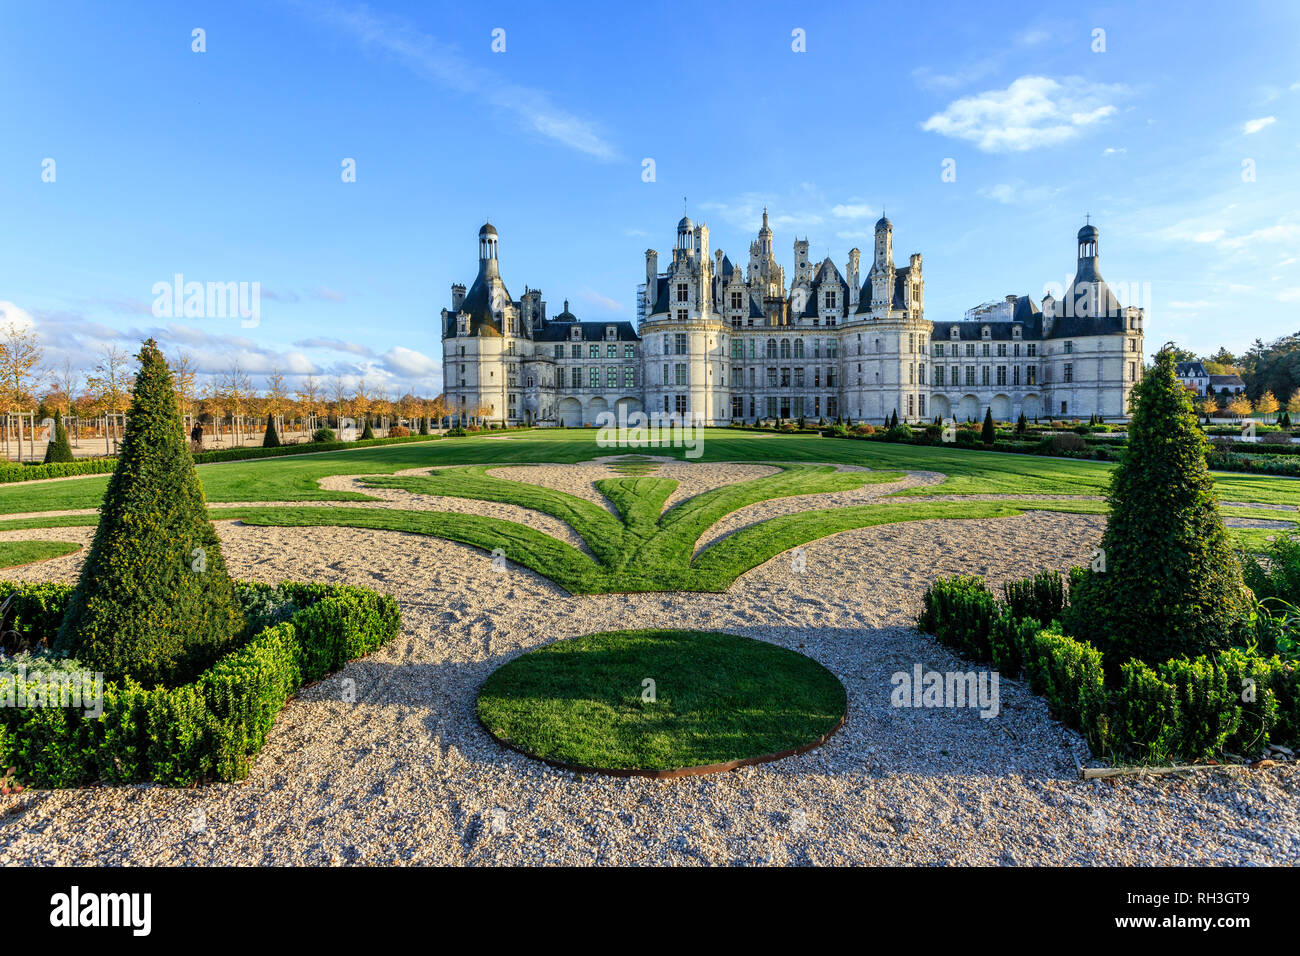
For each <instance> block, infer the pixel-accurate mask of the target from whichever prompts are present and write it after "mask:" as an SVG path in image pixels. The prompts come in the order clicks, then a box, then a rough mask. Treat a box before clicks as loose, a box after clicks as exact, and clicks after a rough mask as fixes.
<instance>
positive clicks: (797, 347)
mask: <svg viewBox="0 0 1300 956" xmlns="http://www.w3.org/2000/svg"><path fill="white" fill-rule="evenodd" d="M794 357H795V358H798V359H801V358H803V339H795V340H794Z"/></svg>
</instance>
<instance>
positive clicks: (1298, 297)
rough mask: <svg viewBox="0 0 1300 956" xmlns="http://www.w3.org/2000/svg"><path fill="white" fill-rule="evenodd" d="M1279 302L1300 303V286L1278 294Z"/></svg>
mask: <svg viewBox="0 0 1300 956" xmlns="http://www.w3.org/2000/svg"><path fill="white" fill-rule="evenodd" d="M1277 301H1279V302H1300V286H1292V287H1291V288H1289V289H1283V290H1282V291H1281V292H1279V293H1278V294H1277Z"/></svg>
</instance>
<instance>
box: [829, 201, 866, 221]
mask: <svg viewBox="0 0 1300 956" xmlns="http://www.w3.org/2000/svg"><path fill="white" fill-rule="evenodd" d="M831 215H832V216H835V217H837V218H839V219H868V218H870V217H871V216H872V211H871V207H870V206H868V205H867V204H866V203H840V204H839V205H837V206H832V207H831Z"/></svg>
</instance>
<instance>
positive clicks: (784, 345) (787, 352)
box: [781, 339, 790, 359]
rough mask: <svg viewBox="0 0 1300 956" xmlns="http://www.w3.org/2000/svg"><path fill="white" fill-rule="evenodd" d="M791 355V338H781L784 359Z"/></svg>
mask: <svg viewBox="0 0 1300 956" xmlns="http://www.w3.org/2000/svg"><path fill="white" fill-rule="evenodd" d="M789 357H790V340H789V339H782V340H781V358H783V359H788V358H789Z"/></svg>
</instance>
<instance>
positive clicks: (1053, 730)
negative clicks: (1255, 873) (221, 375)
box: [0, 466, 1300, 865]
mask: <svg viewBox="0 0 1300 956" xmlns="http://www.w3.org/2000/svg"><path fill="white" fill-rule="evenodd" d="M565 467H569V466H565ZM687 467H689V466H687ZM503 470H504V469H494V472H500V471H503ZM661 474H662V472H661ZM581 479H582V480H583V481H586V480H587V476H586V475H585V474H582V475H581ZM578 480H579V473H575V478H574V483H575V484H576V483H577V481H578ZM701 486H702V485H701ZM877 489H878V490H879V486H877ZM565 490H574V489H573V488H572V487H570V488H566V489H565ZM385 498H387V496H386V495H385ZM448 500H451V499H448ZM791 500H799V499H791ZM403 506H404V507H405V506H408V505H406V504H404V505H403ZM1102 527H1103V519H1102V518H1101V517H1099V516H1088V515H1082V516H1075V515H1064V514H1053V513H1050V512H1033V513H1027V514H1024V515H1020V516H1017V517H1014V518H1004V519H997V520H991V521H952V520H935V521H922V522H910V523H902V524H897V525H885V526H881V527H876V528H868V529H862V530H858V531H850V532H846V533H844V534H840V535H837V536H835V537H832V538H827V539H823V540H820V541H817V542H813V543H811V544H809V545H807V546H805V549H804V551H805V556H806V561H807V566H806V570H805V571H804V572H803V573H796V572H795V571H793V570H792V555H791V554H785V555H779V556H777V557H776V558H774V559H773V560H771V561H769V562H768V563H766V564H764V565H762V566H760V567H758V568H755V569H754V570H752V571H750V572H749V573H747V574H745V575H743V576H742V577H741V578H740V579H739V580H737V581H736V582H735V584H733V585H732V587H731V588H730V589H729V590H728V591H727V592H726V593H723V594H681V593H661V594H630V595H600V596H585V597H574V596H571V595H568V594H566V593H565V592H564V591H563V590H561V589H560V588H558V587H557V586H555V585H553V584H552V583H551V582H549V581H548V580H546V579H545V578H542V577H540V576H538V575H536V574H533V573H531V572H529V571H526V570H523V569H517V568H516V569H511V570H508V571H505V572H494V571H493V570H492V568H491V563H490V560H489V557H488V556H487V555H485V554H484V553H482V552H479V551H476V550H475V549H472V548H469V547H466V546H462V545H458V544H455V543H452V542H447V541H441V540H438V539H434V538H427V537H423V536H419V535H408V534H401V533H396V532H371V531H366V530H362V529H348V528H303V529H297V528H255V527H246V526H243V525H240V524H237V523H226V522H222V523H220V524H219V525H218V528H219V530H220V534H221V537H222V542H223V548H224V551H225V555H226V559H227V562H228V563H229V565H230V568H231V571H232V573H233V574H234V575H235V576H237V577H241V578H248V579H257V580H263V581H272V582H273V581H279V580H281V579H284V578H291V579H296V580H319V581H334V582H347V583H353V584H360V585H363V586H366V587H372V588H375V589H377V590H381V591H386V592H389V593H391V594H393V595H394V596H395V597H396V598H397V599H398V601H399V603H400V605H401V608H402V614H403V621H404V627H403V634H402V635H401V637H399V638H398V639H397V640H396V641H394V642H393V643H392V644H390V645H389V646H387V647H385V648H383V649H381V650H380V651H378V652H376V653H375V654H372V655H371V656H369V657H368V658H366V659H364V660H361V661H356V662H353V663H352V664H350V665H348V666H347V667H346V668H345V669H344V670H343V671H341V672H340V673H339V674H338V675H335V676H333V677H331V678H329V679H327V680H325V681H322V682H320V683H319V684H316V685H313V686H312V687H309V688H306V689H305V690H304V691H303V693H302V695H301V696H300V697H299V698H298V699H296V700H294V701H293V702H291V703H290V704H289V705H288V706H287V707H286V708H285V710H284V712H283V713H282V714H281V716H280V719H279V721H278V723H277V725H276V727H275V729H274V730H273V731H272V733H271V735H270V739H269V740H268V742H267V746H266V748H265V749H264V750H263V752H262V754H261V755H260V756H259V758H258V759H257V761H256V763H255V765H254V767H253V770H252V774H251V776H250V778H249V779H248V780H247V781H245V782H243V783H239V784H228V785H227V784H220V785H212V786H206V787H201V788H198V789H195V790H180V791H178V790H169V789H166V788H162V787H154V786H148V785H139V786H130V787H94V788H89V789H85V790H74V791H32V792H27V793H23V794H21V795H19V796H17V797H7V798H0V864H37V863H41V864H50V863H60V864H72V865H83V864H131V863H134V864H185V863H202V864H213V863H220V864H243V865H261V864H290V863H304V864H346V863H367V864H378V863H421V864H424V863H450V864H458V863H460V864H463V863H469V864H497V863H499V864H518V863H550V864H573V865H582V864H592V863H624V864H627V863H669V864H682V865H700V864H716V865H730V864H753V863H772V864H845V863H853V864H933V863H952V864H1022V865H1051V864H1179V863H1204V864H1250V863H1266V864H1278V863H1292V864H1294V863H1297V862H1300V800H1298V799H1297V796H1298V791H1300V773H1297V769H1296V765H1295V764H1287V765H1283V766H1281V767H1278V768H1275V769H1270V770H1261V771H1240V772H1234V773H1231V774H1227V773H1225V774H1215V775H1203V776H1197V777H1193V778H1188V779H1183V778H1178V779H1171V778H1161V779H1151V780H1143V779H1131V778H1126V779H1123V780H1120V781H1117V782H1092V783H1088V784H1084V783H1081V782H1079V781H1078V780H1077V773H1076V765H1075V761H1076V759H1079V760H1085V761H1086V759H1087V756H1088V750H1087V746H1086V744H1085V743H1084V741H1083V740H1082V739H1081V738H1080V737H1079V736H1078V735H1077V734H1075V733H1073V732H1071V731H1068V730H1066V729H1064V728H1062V727H1061V726H1060V725H1058V724H1057V723H1055V722H1054V721H1053V720H1051V718H1050V717H1049V716H1048V715H1047V712H1046V707H1045V705H1044V704H1043V702H1042V701H1041V700H1040V699H1039V698H1037V697H1035V696H1033V695H1032V694H1030V693H1029V692H1028V689H1027V688H1025V687H1023V686H1021V685H1020V684H1019V683H1017V682H1013V681H1010V680H1003V681H1002V682H1001V685H1000V704H1001V711H1000V713H999V715H998V716H997V717H995V718H992V719H982V718H981V717H980V716H979V714H978V713H977V712H976V711H975V710H971V709H960V710H958V709H933V710H926V709H911V708H905V709H900V708H895V707H892V706H890V703H889V695H890V690H891V682H890V676H891V675H892V674H893V673H894V672H896V671H910V670H911V668H912V667H913V665H915V664H917V663H920V664H921V665H923V667H925V668H926V669H934V670H938V671H950V670H955V671H964V670H967V669H969V668H968V667H967V665H965V664H964V663H963V662H962V661H960V660H959V659H958V658H956V657H954V656H953V655H952V654H950V653H949V652H948V651H947V650H946V649H944V648H943V647H941V646H939V645H937V644H936V643H935V642H934V641H933V640H932V639H931V638H930V637H928V636H927V635H924V634H922V633H920V632H918V631H916V630H915V629H914V628H913V627H912V626H911V620H912V619H913V617H914V615H915V613H916V611H917V608H918V602H919V597H920V593H921V590H922V589H923V588H924V587H925V586H926V584H928V583H929V582H931V581H933V580H934V579H935V578H938V577H941V576H946V575H951V574H955V573H959V572H974V573H978V574H983V575H985V576H987V577H988V578H990V580H991V581H993V582H994V583H999V582H1001V581H1002V580H1005V579H1008V578H1013V577H1021V576H1024V575H1027V574H1029V573H1032V572H1034V571H1037V570H1040V569H1042V568H1048V567H1055V568H1066V567H1069V566H1070V565H1073V564H1079V563H1083V562H1084V561H1086V559H1087V558H1088V556H1089V554H1090V552H1091V549H1092V548H1093V547H1095V545H1096V544H1097V542H1098V541H1099V540H1100V535H1101V530H1102ZM91 532H92V529H89V528H60V529H48V530H42V531H40V532H39V536H40V537H42V538H49V539H57V540H69V541H79V542H88V541H89V540H90V536H91ZM4 536H5V537H10V538H21V537H26V538H31V537H33V536H34V535H33V532H32V531H19V532H6V533H4ZM81 560H82V556H81V555H70V556H67V557H64V558H58V559H55V560H53V561H48V562H45V563H43V564H39V565H33V566H29V567H25V568H18V569H11V570H10V571H8V572H5V573H6V576H8V577H11V578H19V579H24V580H69V581H70V580H73V578H74V576H75V573H76V570H77V568H78V567H79V565H80V561H81ZM629 626H638V627H697V628H718V629H724V630H728V631H733V632H736V633H741V634H746V635H748V636H751V637H757V638H761V639H764V640H769V641H772V642H773V643H776V644H780V645H782V646H785V647H790V648H793V649H797V650H800V651H801V652H802V653H805V654H808V655H810V656H812V657H814V658H816V659H817V660H819V661H821V662H822V663H823V664H825V665H826V666H827V667H829V668H830V669H831V670H832V671H834V672H835V673H836V674H837V675H838V676H839V677H840V679H841V680H842V681H843V682H844V685H845V687H846V688H847V690H848V693H849V720H848V723H847V725H846V726H845V727H844V729H843V730H841V731H840V732H839V733H838V734H837V735H835V736H834V737H833V738H832V739H831V741H830V742H829V743H828V744H827V745H826V746H824V747H821V748H819V749H817V750H814V751H812V752H811V753H809V754H806V755H803V756H799V757H793V758H790V759H787V760H783V761H779V762H776V763H771V764H765V765H762V766H759V767H752V768H746V769H743V770H739V771H735V772H732V773H727V774H719V775H714V776H709V777H688V778H682V779H678V780H669V781H653V780H646V779H639V778H633V779H627V780H622V779H613V778H606V777H599V776H587V777H581V776H576V775H574V774H570V773H566V772H563V771H558V770H553V769H551V768H548V767H546V766H544V765H541V764H539V763H537V762H535V761H532V760H529V759H528V758H526V757H522V756H519V755H517V754H514V753H511V752H509V751H505V750H502V749H501V748H499V747H497V746H496V745H495V744H494V743H492V741H491V740H490V739H488V737H487V736H486V734H485V733H484V732H483V731H482V730H481V729H480V728H479V726H478V723H477V721H476V720H475V718H474V699H475V694H476V692H477V689H478V687H479V685H480V684H481V683H482V681H483V680H484V679H485V678H486V677H487V675H488V674H489V673H490V672H491V671H492V670H493V669H494V668H496V667H498V666H500V664H501V663H503V662H504V661H505V660H507V659H509V658H511V657H514V656H516V655H518V654H519V653H522V652H523V651H526V650H529V649H532V648H534V647H537V646H539V645H541V644H544V643H547V642H549V641H552V640H558V639H563V638H567V637H573V636H577V635H580V634H584V633H590V632H593V631H599V630H607V629H616V628H623V627H629ZM650 676H652V675H650ZM345 680H346V681H353V682H355V687H356V701H355V703H347V702H344V699H343V698H344V695H343V692H342V687H343V684H342V681H345Z"/></svg>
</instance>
